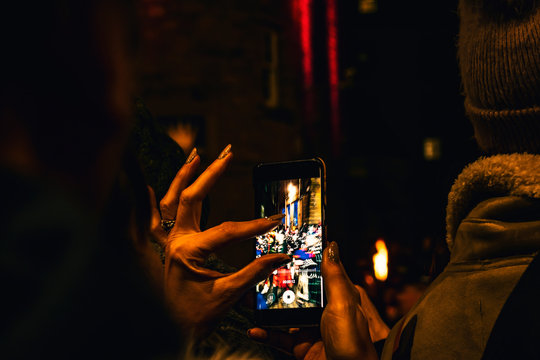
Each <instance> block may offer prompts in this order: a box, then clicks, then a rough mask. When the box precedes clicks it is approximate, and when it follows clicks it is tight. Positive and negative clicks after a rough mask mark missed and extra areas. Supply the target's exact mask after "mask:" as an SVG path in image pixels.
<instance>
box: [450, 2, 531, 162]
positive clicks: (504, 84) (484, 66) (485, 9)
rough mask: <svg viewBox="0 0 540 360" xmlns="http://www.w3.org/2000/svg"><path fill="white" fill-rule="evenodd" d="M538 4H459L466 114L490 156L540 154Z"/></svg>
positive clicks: (479, 141) (459, 45)
mask: <svg viewBox="0 0 540 360" xmlns="http://www.w3.org/2000/svg"><path fill="white" fill-rule="evenodd" d="M539 5H540V1H535V0H523V1H519V0H460V1H459V15H460V31H459V38H458V59H459V65H460V70H461V79H462V83H463V89H464V93H465V111H466V114H467V116H468V118H469V119H470V120H471V122H472V124H473V127H474V133H475V138H476V141H477V142H478V145H479V147H480V148H481V149H482V150H484V151H486V152H487V153H489V154H496V153H512V152H528V153H537V154H538V153H540V6H539Z"/></svg>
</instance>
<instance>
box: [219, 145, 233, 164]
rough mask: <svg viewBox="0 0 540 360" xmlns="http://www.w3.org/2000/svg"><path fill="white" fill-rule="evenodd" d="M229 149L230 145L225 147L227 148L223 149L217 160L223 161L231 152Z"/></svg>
mask: <svg viewBox="0 0 540 360" xmlns="http://www.w3.org/2000/svg"><path fill="white" fill-rule="evenodd" d="M231 148H232V145H231V144H229V145H227V147H225V149H223V151H222V152H221V154H219V156H218V160H222V159H225V157H226V156H227V155H229V153H230V152H231Z"/></svg>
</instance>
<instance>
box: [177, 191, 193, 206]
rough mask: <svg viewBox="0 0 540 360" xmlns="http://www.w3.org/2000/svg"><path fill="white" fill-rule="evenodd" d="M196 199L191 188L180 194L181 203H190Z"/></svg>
mask: <svg viewBox="0 0 540 360" xmlns="http://www.w3.org/2000/svg"><path fill="white" fill-rule="evenodd" d="M193 200H194V196H193V194H192V193H191V191H189V190H185V191H182V193H181V194H180V204H182V205H190V204H191V203H192V202H193Z"/></svg>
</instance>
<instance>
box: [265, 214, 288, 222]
mask: <svg viewBox="0 0 540 360" xmlns="http://www.w3.org/2000/svg"><path fill="white" fill-rule="evenodd" d="M284 217H285V214H276V215H272V216H268V217H266V218H265V219H267V220H270V221H279V220H282V219H283V218H284Z"/></svg>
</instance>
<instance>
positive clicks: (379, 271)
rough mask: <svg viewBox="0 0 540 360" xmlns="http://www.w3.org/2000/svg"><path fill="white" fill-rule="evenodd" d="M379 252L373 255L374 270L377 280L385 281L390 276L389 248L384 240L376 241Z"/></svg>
mask: <svg viewBox="0 0 540 360" xmlns="http://www.w3.org/2000/svg"><path fill="white" fill-rule="evenodd" d="M375 247H376V248H377V253H376V254H375V255H373V270H374V271H375V277H376V278H377V280H380V281H385V280H386V278H387V277H388V250H387V249H386V244H385V243H384V240H377V241H376V242H375Z"/></svg>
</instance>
